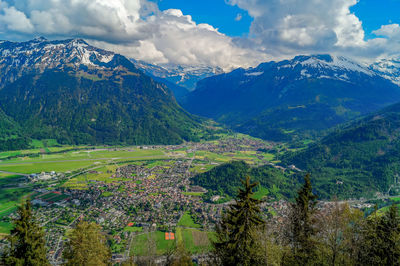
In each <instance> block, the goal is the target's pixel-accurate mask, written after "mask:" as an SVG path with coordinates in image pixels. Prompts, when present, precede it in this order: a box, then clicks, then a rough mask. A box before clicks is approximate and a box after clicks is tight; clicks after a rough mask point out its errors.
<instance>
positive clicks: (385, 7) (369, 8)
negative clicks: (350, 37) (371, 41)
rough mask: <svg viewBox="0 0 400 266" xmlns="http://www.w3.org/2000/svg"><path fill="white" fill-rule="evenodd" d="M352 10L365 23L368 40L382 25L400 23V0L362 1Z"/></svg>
mask: <svg viewBox="0 0 400 266" xmlns="http://www.w3.org/2000/svg"><path fill="white" fill-rule="evenodd" d="M350 10H351V11H352V12H354V13H355V14H356V16H357V17H358V18H359V19H360V20H361V21H362V22H363V28H364V30H365V35H366V38H371V37H372V38H373V37H374V35H373V34H372V31H374V30H377V29H379V28H380V27H381V25H385V24H392V23H400V0H360V1H359V2H358V4H357V5H355V6H354V7H352V8H351V9H350Z"/></svg>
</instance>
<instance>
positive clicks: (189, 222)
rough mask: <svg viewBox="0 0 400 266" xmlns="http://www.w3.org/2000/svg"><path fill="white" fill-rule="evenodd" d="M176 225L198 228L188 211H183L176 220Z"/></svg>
mask: <svg viewBox="0 0 400 266" xmlns="http://www.w3.org/2000/svg"><path fill="white" fill-rule="evenodd" d="M178 226H183V227H190V228H200V227H201V226H200V225H199V224H196V223H194V221H193V219H192V216H190V214H189V212H185V213H184V214H183V215H182V217H181V219H179V221H178Z"/></svg>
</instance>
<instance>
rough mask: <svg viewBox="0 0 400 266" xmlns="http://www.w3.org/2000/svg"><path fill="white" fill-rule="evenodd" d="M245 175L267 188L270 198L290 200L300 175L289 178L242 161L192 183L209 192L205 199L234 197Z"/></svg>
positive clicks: (278, 172)
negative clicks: (217, 195)
mask: <svg viewBox="0 0 400 266" xmlns="http://www.w3.org/2000/svg"><path fill="white" fill-rule="evenodd" d="M246 175H249V176H250V177H251V178H252V179H253V180H255V181H257V182H259V183H260V185H261V186H263V187H265V188H267V189H268V190H269V192H270V196H273V197H275V198H278V197H280V196H282V195H283V196H286V197H289V198H292V197H293V196H294V192H293V189H294V188H295V187H296V186H297V185H298V183H299V182H298V180H299V179H300V178H301V177H300V175H296V174H295V175H293V176H291V177H289V174H287V173H284V172H282V170H279V169H276V168H274V167H272V166H270V165H265V166H261V167H256V168H254V167H251V166H250V165H248V164H247V163H246V162H244V161H232V162H229V163H225V164H222V165H220V166H217V167H215V168H213V169H211V170H210V171H207V172H205V173H202V174H198V175H196V176H195V177H194V178H193V179H192V182H193V184H194V185H198V186H201V187H204V188H206V189H208V190H209V192H208V193H207V195H205V197H206V198H208V197H210V196H211V195H215V194H219V195H223V196H228V197H234V196H235V195H236V194H237V191H238V188H239V187H240V186H241V179H242V177H243V176H246Z"/></svg>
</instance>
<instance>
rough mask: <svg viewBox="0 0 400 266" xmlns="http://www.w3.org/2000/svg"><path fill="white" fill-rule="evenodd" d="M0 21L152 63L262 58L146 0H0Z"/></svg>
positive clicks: (226, 63)
mask: <svg viewBox="0 0 400 266" xmlns="http://www.w3.org/2000/svg"><path fill="white" fill-rule="evenodd" d="M0 22H3V23H1V24H2V25H3V26H0V34H1V32H3V34H1V35H0V37H3V38H7V37H8V36H15V34H18V33H19V34H21V36H22V37H21V38H22V39H23V38H24V37H25V38H26V37H27V34H28V36H30V37H33V36H37V35H43V36H45V37H50V38H71V37H79V38H84V39H86V40H88V41H89V42H91V43H92V44H95V45H98V46H100V47H102V48H108V49H111V50H114V51H116V52H119V53H122V54H124V55H127V56H129V57H133V58H136V59H141V60H147V61H149V62H152V63H173V64H188V65H211V66H220V67H222V68H224V69H231V68H233V67H238V66H250V65H255V64H257V63H259V62H260V61H262V60H263V59H264V60H265V59H266V56H265V55H264V54H261V53H259V52H256V51H253V50H250V49H247V48H241V47H239V45H238V44H237V43H236V41H235V40H234V39H232V38H231V37H229V36H226V35H224V34H221V33H220V32H219V31H218V29H216V28H214V27H213V26H211V25H209V24H197V23H196V22H195V21H193V19H192V17H191V16H190V15H184V14H183V13H182V11H181V10H178V9H169V10H165V11H160V10H159V9H158V7H157V6H156V4H154V3H152V2H149V1H146V0H114V1H110V0H62V1H61V0H14V1H13V0H6V2H4V1H3V2H1V0H0Z"/></svg>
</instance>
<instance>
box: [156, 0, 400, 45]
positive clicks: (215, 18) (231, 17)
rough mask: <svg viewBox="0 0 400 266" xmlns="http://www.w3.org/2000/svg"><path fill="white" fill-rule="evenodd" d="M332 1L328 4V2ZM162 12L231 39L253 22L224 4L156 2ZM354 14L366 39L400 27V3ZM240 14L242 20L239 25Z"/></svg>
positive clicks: (364, 7)
mask: <svg viewBox="0 0 400 266" xmlns="http://www.w3.org/2000/svg"><path fill="white" fill-rule="evenodd" d="M325 1H329V0H325ZM153 2H156V3H157V4H158V6H159V8H160V9H161V10H166V9H170V8H174V9H180V10H182V12H183V13H184V14H185V15H191V16H192V17H193V20H194V21H196V22H197V23H208V24H210V25H212V26H214V27H216V28H218V29H219V30H220V32H222V33H225V34H227V35H229V36H246V35H247V34H248V32H249V29H250V25H251V22H252V21H253V19H252V18H251V16H249V14H248V13H247V11H245V10H243V9H240V8H238V7H237V6H232V5H228V4H226V3H225V0H153ZM350 10H351V12H354V13H355V15H356V16H357V17H358V18H359V19H360V20H361V21H362V22H363V28H364V30H365V35H366V38H367V39H369V38H373V37H375V35H373V34H372V31H374V30H377V29H379V28H380V26H381V25H385V24H392V23H400V0H360V1H359V2H358V4H356V5H355V6H353V7H352V8H351V9H350ZM238 14H240V15H241V17H242V19H241V20H240V21H236V20H235V18H236V17H237V15H238Z"/></svg>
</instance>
